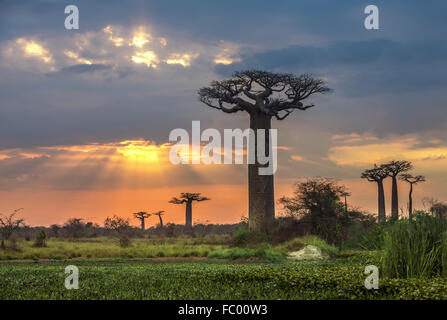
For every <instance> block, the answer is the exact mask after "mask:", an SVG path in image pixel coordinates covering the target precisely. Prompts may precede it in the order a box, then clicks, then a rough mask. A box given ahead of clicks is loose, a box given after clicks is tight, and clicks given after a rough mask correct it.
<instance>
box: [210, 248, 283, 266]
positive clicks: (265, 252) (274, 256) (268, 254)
mask: <svg viewBox="0 0 447 320" xmlns="http://www.w3.org/2000/svg"><path fill="white" fill-rule="evenodd" d="M209 258H217V259H230V260H236V259H246V260H253V259H256V260H262V261H270V262H280V261H284V260H285V257H284V255H283V254H282V253H280V252H276V251H273V250H272V249H271V248H270V246H268V245H267V244H265V245H263V246H262V247H259V248H227V249H222V250H217V251H213V252H212V253H210V254H209Z"/></svg>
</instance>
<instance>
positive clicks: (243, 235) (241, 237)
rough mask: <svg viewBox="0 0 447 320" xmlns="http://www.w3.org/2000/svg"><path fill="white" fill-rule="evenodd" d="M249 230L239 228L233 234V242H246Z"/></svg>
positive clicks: (237, 244) (240, 243)
mask: <svg viewBox="0 0 447 320" xmlns="http://www.w3.org/2000/svg"><path fill="white" fill-rule="evenodd" d="M249 237H250V231H249V230H248V229H246V228H239V229H238V230H237V231H236V232H235V233H234V236H233V244H234V245H236V246H241V245H244V244H246V243H247V242H248V240H249Z"/></svg>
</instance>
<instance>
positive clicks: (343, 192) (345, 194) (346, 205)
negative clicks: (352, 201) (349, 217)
mask: <svg viewBox="0 0 447 320" xmlns="http://www.w3.org/2000/svg"><path fill="white" fill-rule="evenodd" d="M340 196H341V197H344V199H345V213H348V197H350V196H351V193H350V192H348V191H346V190H344V191H341V192H340Z"/></svg>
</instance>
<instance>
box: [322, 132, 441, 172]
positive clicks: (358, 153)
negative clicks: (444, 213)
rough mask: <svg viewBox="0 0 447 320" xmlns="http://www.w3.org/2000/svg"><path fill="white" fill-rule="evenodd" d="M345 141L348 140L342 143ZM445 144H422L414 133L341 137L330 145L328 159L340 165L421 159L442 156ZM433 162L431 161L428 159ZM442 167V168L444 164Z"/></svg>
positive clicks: (428, 159) (362, 164)
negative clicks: (353, 138)
mask: <svg viewBox="0 0 447 320" xmlns="http://www.w3.org/2000/svg"><path fill="white" fill-rule="evenodd" d="M345 143H347V144H345ZM445 155H447V146H446V145H439V146H430V145H425V144H424V141H423V140H421V138H420V137H418V136H415V135H410V136H398V137H396V136H395V137H387V138H383V139H378V138H375V139H370V138H369V137H368V136H366V137H365V139H362V136H361V135H359V139H358V140H357V141H356V144H352V141H345V142H343V141H341V142H340V145H336V146H333V147H331V148H330V149H329V153H328V160H330V161H332V162H334V163H336V164H337V165H339V166H354V167H364V166H370V165H373V164H378V163H381V162H386V161H389V160H392V159H404V160H409V161H413V162H418V163H421V162H423V161H432V160H435V161H438V160H444V159H445V158H446V157H445ZM431 164H432V163H431ZM423 166H424V167H426V165H425V164H424V165H423ZM441 171H445V168H444V169H443V170H441Z"/></svg>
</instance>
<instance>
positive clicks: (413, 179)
mask: <svg viewBox="0 0 447 320" xmlns="http://www.w3.org/2000/svg"><path fill="white" fill-rule="evenodd" d="M399 178H400V179H401V180H403V181H406V182H408V183H409V184H410V193H409V195H408V215H409V217H410V219H411V218H412V216H413V185H414V184H417V183H419V182H424V181H425V177H424V176H421V175H419V176H413V175H411V174H409V173H403V174H401V175H400V176H399Z"/></svg>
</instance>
